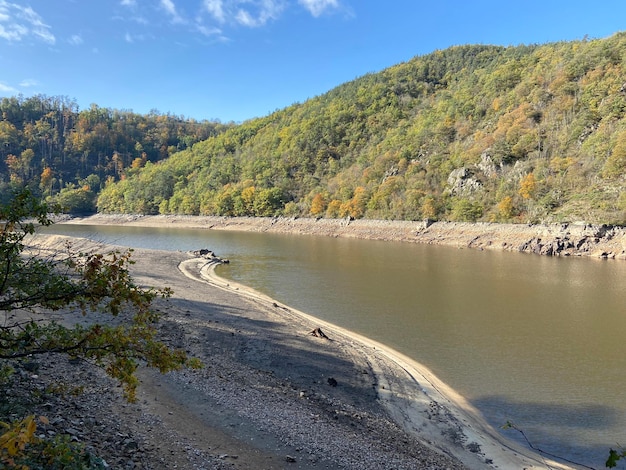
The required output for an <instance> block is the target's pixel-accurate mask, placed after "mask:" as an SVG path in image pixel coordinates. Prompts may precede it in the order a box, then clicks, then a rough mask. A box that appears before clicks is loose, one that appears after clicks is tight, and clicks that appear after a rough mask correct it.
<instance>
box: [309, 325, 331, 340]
mask: <svg viewBox="0 0 626 470" xmlns="http://www.w3.org/2000/svg"><path fill="white" fill-rule="evenodd" d="M309 334H310V335H311V336H315V337H317V338H324V339H330V338H329V337H328V336H326V333H324V332H323V331H322V329H321V328H320V327H317V328H315V329H313V330H312V331H311V332H310V333H309Z"/></svg>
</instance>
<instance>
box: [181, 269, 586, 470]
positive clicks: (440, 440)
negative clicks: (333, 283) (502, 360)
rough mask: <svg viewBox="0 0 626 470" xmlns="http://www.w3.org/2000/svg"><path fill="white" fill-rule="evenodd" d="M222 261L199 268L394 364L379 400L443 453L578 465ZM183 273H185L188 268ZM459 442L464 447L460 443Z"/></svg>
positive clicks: (409, 363) (516, 464)
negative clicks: (494, 422)
mask: <svg viewBox="0 0 626 470" xmlns="http://www.w3.org/2000/svg"><path fill="white" fill-rule="evenodd" d="M190 262H192V263H193V262H194V260H190ZM219 264H220V263H219V262H211V261H209V262H208V263H206V264H205V265H204V266H203V267H202V268H201V269H200V276H201V277H202V278H203V279H204V280H206V282H208V283H210V284H212V285H214V286H216V287H219V288H221V289H224V290H226V291H229V292H232V293H235V294H236V295H243V296H249V297H251V298H253V299H256V300H259V301H261V302H265V303H268V304H271V306H272V307H274V308H277V309H282V310H284V311H285V312H288V313H289V314H295V315H296V316H298V317H301V318H304V319H306V320H307V321H310V322H312V323H315V324H317V325H319V327H320V328H321V329H323V331H324V332H325V333H328V334H329V335H330V336H331V337H333V338H339V339H340V340H341V341H345V342H348V343H349V344H350V345H351V347H353V348H356V349H357V350H358V354H364V355H366V356H368V358H369V360H370V361H372V359H374V358H375V357H376V356H381V355H382V356H384V357H385V358H386V359H388V360H390V361H391V362H392V363H393V364H395V366H396V367H397V370H396V371H395V372H394V373H393V374H389V371H387V374H389V376H388V377H385V371H384V370H383V369H382V368H379V369H378V370H377V371H376V373H377V374H380V375H378V376H377V377H376V378H377V381H376V382H377V395H378V400H379V401H380V402H381V404H382V406H383V407H384V408H385V409H386V410H387V412H388V413H389V415H390V416H391V417H392V419H393V420H394V421H395V422H396V423H398V424H399V425H400V426H401V427H402V428H403V429H404V430H405V431H406V432H408V433H410V434H413V435H414V436H416V437H417V438H418V439H422V440H426V442H427V443H428V444H430V445H431V446H433V447H434V448H435V449H437V450H439V451H440V452H442V453H444V454H448V453H449V454H451V455H453V456H454V457H456V458H458V459H459V460H460V461H461V462H462V463H463V464H464V465H466V466H467V467H468V468H471V469H474V468H476V469H480V468H486V467H491V466H493V468H529V467H530V468H545V469H562V470H567V469H573V468H576V467H570V466H568V465H566V464H563V463H560V462H556V461H554V460H551V459H550V458H549V457H543V456H541V455H539V454H536V453H535V452H534V451H532V449H529V448H525V447H522V446H520V445H518V444H517V443H515V442H513V441H510V440H508V439H507V438H506V437H504V436H502V435H501V434H499V433H498V432H497V431H496V430H495V429H494V428H493V427H492V426H491V425H489V424H488V423H487V422H486V421H485V420H484V419H483V417H482V415H481V414H480V412H479V411H478V410H477V409H475V408H474V407H473V406H472V405H471V404H469V402H467V400H466V399H465V398H464V397H463V396H461V395H460V394H459V393H457V392H456V391H455V390H454V389H453V388H451V387H450V386H448V385H447V384H445V383H444V382H443V381H441V380H440V379H439V378H438V377H437V376H436V375H435V374H433V373H432V372H431V371H430V370H429V369H428V368H427V367H426V366H425V365H423V364H421V363H419V362H417V361H416V360H414V359H411V358H409V357H408V356H406V355H404V354H402V353H400V352H398V351H396V350H394V349H393V348H390V347H388V346H386V345H384V344H382V343H380V342H378V341H375V340H372V339H370V338H367V337H365V336H362V335H360V334H358V333H355V332H353V331H351V330H348V329H346V328H343V327H339V326H337V325H334V324H332V323H329V322H327V321H324V320H320V319H318V318H316V317H313V316H311V315H309V314H307V313H305V312H302V311H299V310H296V309H293V308H292V307H289V306H286V305H283V304H280V303H278V302H277V301H275V300H274V299H272V298H270V297H268V296H266V295H265V294H263V293H260V292H257V291H256V290H254V289H252V288H250V287H247V286H245V285H242V284H239V283H235V282H233V281H231V280H228V279H225V278H222V277H220V276H219V275H218V274H217V273H216V272H215V268H216V267H217V266H219ZM181 271H183V273H184V272H185V271H184V268H181ZM427 409H430V410H431V411H432V410H434V411H432V414H434V415H438V419H435V420H433V419H432V416H429V413H427V412H426V413H425V410H427ZM443 416H445V418H442V417H443ZM437 421H438V422H437ZM453 429H454V431H456V432H458V433H460V435H461V436H462V437H460V438H459V437H458V436H457V437H456V438H455V439H453V440H457V439H458V441H457V442H452V441H453V440H450V439H449V436H450V433H451V430H453ZM459 441H461V442H463V443H464V445H463V446H461V447H459V446H458V443H459ZM475 445H477V446H478V448H480V451H479V452H476V453H474V451H473V450H472V449H475V448H476V447H474V446H475Z"/></svg>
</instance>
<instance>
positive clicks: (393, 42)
mask: <svg viewBox="0 0 626 470" xmlns="http://www.w3.org/2000/svg"><path fill="white" fill-rule="evenodd" d="M623 30H626V1H624V0H615V1H613V0H609V1H605V0H600V1H596V2H589V1H584V2H583V1H560V0H557V1H551V0H543V1H536V0H527V1H523V2H504V1H501V0H500V1H492V0H476V1H465V0H463V1H461V0H454V1H452V0H436V1H432V0H429V1H422V0H388V1H375V0H30V1H22V0H0V96H15V95H18V94H20V93H21V94H23V95H24V96H30V95H33V94H45V95H48V96H58V95H61V96H67V97H68V98H70V99H75V100H76V101H77V103H78V105H79V107H80V109H85V108H88V107H89V105H90V104H91V103H95V104H97V105H99V106H101V107H107V108H116V109H125V110H132V111H135V112H138V113H148V112H149V111H150V110H158V111H159V112H161V113H167V112H169V113H172V114H175V115H180V116H184V117H188V118H194V119H198V120H202V119H220V120H221V121H223V122H228V121H236V122H241V121H244V120H246V119H250V118H254V117H259V116H265V115H267V114H269V113H270V112H272V111H274V110H276V109H281V108H284V107H286V106H289V105H291V104H293V103H296V102H304V101H306V100H307V99H308V98H311V97H314V96H316V95H319V94H322V93H324V92H326V91H328V90H330V89H332V88H334V87H335V86H337V85H340V84H341V83H344V82H346V81H349V80H352V79H354V78H356V77H359V76H361V75H364V74H366V73H368V72H377V71H380V70H382V69H384V68H386V67H389V66H392V65H394V64H397V63H399V62H404V61H407V60H409V59H410V58H412V57H414V56H416V55H423V54H427V53H430V52H432V51H434V50H436V49H445V48H447V47H450V46H453V45H460V44H497V45H504V46H509V45H518V44H531V43H545V42H552V41H561V40H574V39H582V38H583V37H585V36H588V37H590V38H603V37H607V36H610V35H611V34H613V33H615V32H617V31H623Z"/></svg>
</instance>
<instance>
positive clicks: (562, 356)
mask: <svg viewBox="0 0 626 470" xmlns="http://www.w3.org/2000/svg"><path fill="white" fill-rule="evenodd" d="M46 232H53V233H61V234H66V235H71V236H81V237H89V238H93V239H96V240H101V241H105V242H108V243H115V244H119V245H123V246H131V247H143V248H156V249H163V250H192V249H198V248H209V249H211V250H213V251H215V252H216V253H217V254H218V255H219V256H221V257H226V258H229V259H230V260H231V263H230V264H228V265H223V266H220V267H219V268H218V271H217V272H218V274H220V275H221V276H223V277H226V278H230V279H232V280H236V281H237V282H241V283H243V284H246V285H248V286H250V287H253V288H255V289H257V290H259V291H261V292H264V293H266V294H267V295H269V296H270V297H273V298H275V299H276V300H278V301H280V302H283V303H285V304H287V305H291V306H293V307H295V308H297V309H299V310H302V311H305V312H307V313H310V314H312V315H314V316H317V317H319V318H322V319H324V320H326V321H330V322H332V323H335V324H337V325H339V326H342V327H345V328H348V329H350V330H353V331H356V332H358V333H360V334H362V335H364V336H367V337H370V338H372V339H375V340H376V341H379V342H382V343H385V344H387V345H388V346H391V347H393V348H394V349H396V350H398V351H400V352H402V353H404V354H406V355H407V356H409V357H411V358H413V359H415V360H417V361H418V362H420V363H422V364H425V365H426V366H428V367H429V368H430V369H431V370H432V371H433V372H434V373H435V374H436V375H437V376H438V377H439V378H440V379H441V380H443V381H444V382H446V383H447V384H448V385H450V386H451V387H453V388H454V389H456V390H457V391H458V392H459V393H460V394H462V395H463V396H465V397H466V398H467V399H468V400H469V401H470V402H471V403H472V404H473V405H474V406H475V407H476V408H478V409H479V410H480V411H481V412H482V413H483V415H484V416H485V418H486V419H487V420H488V421H489V422H490V423H491V424H492V425H493V426H494V427H496V428H498V427H501V426H503V425H504V424H505V423H506V422H507V421H511V422H512V423H514V424H515V425H516V426H517V427H519V428H520V429H522V430H523V431H524V433H525V434H526V436H527V437H528V438H529V439H530V441H531V442H532V443H533V444H534V445H535V446H536V447H539V448H541V449H543V450H546V451H548V452H551V453H554V454H557V455H562V456H564V457H566V458H568V459H571V460H574V461H577V462H581V463H584V464H586V465H590V466H592V467H595V468H603V467H604V461H605V460H606V457H607V455H608V449H609V448H611V447H613V448H616V447H617V446H618V445H619V444H624V445H626V400H624V395H625V393H626V373H625V372H626V341H624V336H625V334H626V262H623V261H606V260H605V261H600V260H591V259H579V258H548V257H540V256H535V255H527V254H519V253H510V252H494V251H477V250H469V249H464V250H461V249H456V248H450V247H443V246H430V245H418V244H410V243H402V242H380V241H368V240H354V239H336V238H327V237H316V236H302V235H280V234H258V233H246V232H225V231H211V230H198V229H196V230H194V229H181V228H138V227H115V226H78V225H54V226H52V227H50V228H48V229H46ZM501 432H502V433H503V434H505V435H506V436H507V437H509V438H512V439H515V440H518V441H519V442H521V435H520V434H519V433H517V432H515V431H512V430H502V431H501Z"/></svg>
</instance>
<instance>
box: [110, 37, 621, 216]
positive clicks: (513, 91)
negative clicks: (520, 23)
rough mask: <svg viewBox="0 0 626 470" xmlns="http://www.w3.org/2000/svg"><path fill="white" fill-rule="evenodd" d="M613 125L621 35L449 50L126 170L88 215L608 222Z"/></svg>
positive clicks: (615, 205) (613, 203) (616, 172)
mask: <svg viewBox="0 0 626 470" xmlns="http://www.w3.org/2000/svg"><path fill="white" fill-rule="evenodd" d="M198 92H199V93H201V90H199V91H198ZM625 112H626V33H618V34H615V35H614V36H612V37H610V38H607V39H600V40H582V41H574V42H560V43H553V44H546V45H533V46H518V47H495V46H482V45H481V46H459V47H452V48H450V49H447V50H443V51H436V52H434V53H432V54H429V55H425V56H420V57H415V58H414V59H412V60H410V61H408V62H406V63H402V64H399V65H396V66H393V67H390V68H388V69H386V70H384V71H382V72H380V73H375V74H369V75H366V76H364V77H361V78H359V79H357V80H354V81H352V82H349V83H346V84H343V85H341V86H339V87H337V88H335V89H333V90H331V91H329V92H328V93H326V94H324V95H322V96H319V97H316V98H313V99H310V100H308V101H306V102H305V103H303V104H295V105H293V106H290V107H288V108H286V109H283V110H279V111H276V112H275V113H273V114H271V115H269V116H267V117H264V118H260V119H254V120H250V121H248V122H245V123H243V124H241V125H238V126H235V127H233V128H231V129H228V130H227V131H226V132H223V133H219V134H216V135H214V136H212V137H209V138H208V139H207V140H205V141H202V142H199V143H196V144H195V145H193V147H191V148H187V149H184V150H181V151H178V152H176V153H174V154H173V155H171V156H170V157H169V158H167V159H166V160H162V161H160V162H158V163H150V162H147V163H146V164H145V166H144V167H142V168H132V167H131V168H128V167H126V168H125V169H124V171H123V172H122V173H121V174H120V175H119V178H121V179H120V180H119V181H116V182H112V181H110V182H109V183H108V184H107V185H106V187H105V188H104V189H103V190H102V192H101V193H100V196H99V199H98V209H99V210H100V211H103V212H133V213H163V214H169V213H179V214H216V215H234V216H237V215H257V216H274V215H286V216H315V217H348V216H349V217H353V218H360V217H366V218H377V219H410V220H418V219H423V218H433V219H447V220H469V221H473V220H484V221H502V222H504V221H519V222H542V221H543V222H549V221H576V220H585V221H588V222H596V223H618V224H621V223H624V222H625V221H626V218H625V215H624V214H625V213H626V190H625V189H626V183H625V180H624V175H625V174H626V120H625V119H624V116H625Z"/></svg>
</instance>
